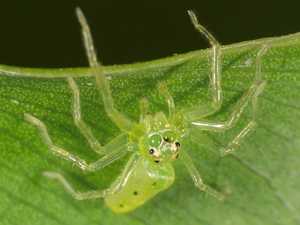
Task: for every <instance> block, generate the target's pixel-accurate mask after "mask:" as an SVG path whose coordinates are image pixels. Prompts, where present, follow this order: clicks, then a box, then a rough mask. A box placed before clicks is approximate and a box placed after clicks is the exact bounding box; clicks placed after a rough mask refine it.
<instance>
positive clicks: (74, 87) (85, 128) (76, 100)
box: [67, 76, 127, 155]
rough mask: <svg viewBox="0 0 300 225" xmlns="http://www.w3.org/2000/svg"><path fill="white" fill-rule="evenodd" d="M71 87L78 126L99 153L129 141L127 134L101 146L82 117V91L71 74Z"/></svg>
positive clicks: (69, 77)
mask: <svg viewBox="0 0 300 225" xmlns="http://www.w3.org/2000/svg"><path fill="white" fill-rule="evenodd" d="M67 79H68V82H69V84H70V87H71V89H72V91H73V118H74V122H75V124H76V126H77V127H78V128H79V129H80V131H81V133H82V134H83V135H84V136H85V137H86V139H87V140H88V142H89V143H90V146H91V147H92V149H93V150H94V151H95V152H97V153H98V154H102V155H105V154H108V153H109V152H112V151H114V150H115V149H116V148H117V147H119V146H122V145H124V144H126V143H127V138H126V136H125V135H120V136H118V137H117V138H115V139H114V140H113V141H111V142H110V143H109V144H107V145H105V146H101V144H100V143H99V141H98V140H97V139H96V138H95V137H94V135H93V134H92V132H91V130H90V128H89V127H88V125H87V124H86V123H85V122H84V121H83V120H82V118H81V109H80V92H79V89H78V87H77V85H76V83H75V81H74V79H73V78H72V77H71V76H67Z"/></svg>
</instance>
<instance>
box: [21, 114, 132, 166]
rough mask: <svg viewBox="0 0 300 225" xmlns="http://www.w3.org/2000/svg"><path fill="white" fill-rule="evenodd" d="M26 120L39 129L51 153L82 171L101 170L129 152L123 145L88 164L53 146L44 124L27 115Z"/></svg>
mask: <svg viewBox="0 0 300 225" xmlns="http://www.w3.org/2000/svg"><path fill="white" fill-rule="evenodd" d="M25 118H26V120H27V121H29V122H30V123H32V124H33V125H35V126H37V127H38V128H39V130H40V132H41V135H42V138H43V140H44V141H45V143H46V144H47V146H48V147H49V149H50V151H51V152H52V153H53V154H55V155H58V156H60V157H62V158H63V159H65V160H67V161H70V162H72V163H74V164H75V165H76V166H78V167H80V168H81V169H82V170H87V171H95V170H98V169H101V168H103V167H105V166H107V165H108V164H110V163H112V162H114V161H116V160H117V159H119V158H121V157H122V156H123V155H124V154H125V153H126V151H127V145H121V146H118V148H116V149H115V150H114V151H111V152H110V153H109V154H107V155H105V156H104V157H102V158H101V159H99V160H98V161H96V162H94V163H91V164H87V163H86V161H85V160H83V159H81V158H79V157H78V156H76V155H73V154H71V153H69V152H67V151H66V150H64V149H62V148H59V147H57V146H55V145H53V144H52V141H51V139H50V137H49V134H48V132H47V129H46V126H45V124H44V123H42V122H41V121H40V120H39V119H37V118H35V117H33V116H31V115H29V114H25Z"/></svg>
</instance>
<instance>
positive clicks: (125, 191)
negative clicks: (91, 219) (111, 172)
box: [105, 157, 175, 213]
mask: <svg viewBox="0 0 300 225" xmlns="http://www.w3.org/2000/svg"><path fill="white" fill-rule="evenodd" d="M120 177H123V176H122V175H121V176H120ZM119 179H120V178H118V179H117V180H116V181H115V182H114V183H112V185H111V187H110V189H111V190H113V189H115V187H116V186H117V185H118V184H119V182H120V180H119ZM174 179H175V173H174V169H173V167H172V165H171V164H163V165H157V164H153V163H151V162H149V161H148V160H147V159H145V158H144V157H140V158H139V160H138V162H137V163H136V164H135V166H134V168H133V170H132V172H131V173H130V174H129V175H128V176H127V178H126V181H125V182H124V183H123V187H122V189H121V190H120V191H119V192H118V193H117V194H116V195H113V196H108V197H106V198H105V204H106V205H107V207H109V208H110V209H111V210H113V211H115V212H118V213H126V212H129V211H132V210H134V209H135V208H137V207H138V206H140V205H142V204H144V203H145V202H146V201H147V200H149V199H150V198H152V197H153V196H154V195H156V194H157V193H159V192H161V191H163V190H165V189H167V188H168V187H169V186H170V185H172V184H173V182H174Z"/></svg>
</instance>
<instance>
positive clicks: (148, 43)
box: [0, 0, 300, 68]
mask: <svg viewBox="0 0 300 225" xmlns="http://www.w3.org/2000/svg"><path fill="white" fill-rule="evenodd" d="M76 6H80V7H81V8H82V10H83V12H84V13H85V15H86V17H87V19H88V22H89V24H90V26H91V30H92V33H93V37H94V40H95V45H96V48H97V50H98V55H99V57H100V58H101V61H102V62H103V63H104V64H105V65H111V64H122V63H132V62H138V61H146V60H151V59H156V58H162V57H166V56H171V55H173V54H175V53H185V52H188V51H193V50H197V49H201V48H206V47H208V44H207V43H206V42H205V41H204V40H203V39H201V38H200V36H199V34H198V33H197V32H195V30H194V29H193V26H192V25H191V23H190V20H189V17H188V15H187V12H186V11H187V10H188V9H193V10H195V11H197V13H198V18H199V20H200V21H201V23H202V24H204V25H205V26H206V27H207V28H208V29H209V30H210V31H212V32H213V33H214V35H215V36H216V37H217V39H218V40H219V41H220V42H221V43H222V44H231V43H235V42H241V41H246V40H253V39H258V38H262V37H272V36H281V35H287V34H291V33H296V32H299V31H300V15H299V14H300V1H299V0H285V1H278V0H248V1H242V0H226V1H207V0H206V1H204V0H181V1H179V0H160V1H154V0H151V1H149V0H148V1H143V0H139V1H138V0H125V1H116V0H115V1H108V0H98V1H95V0H94V1H92V0H90V1H78V0H77V1H76V0H74V1H70V0H51V1H50V0H28V1H24V0H23V1H21V0H18V1H16V0H1V3H0V27H1V33H0V64H6V65H14V66H26V67H49V68H51V67H52V68H53V67H79V66H86V65H87V61H86V57H85V55H84V51H83V47H82V42H81V34H80V28H79V25H78V22H77V19H76V17H75V13H74V11H75V7H76Z"/></svg>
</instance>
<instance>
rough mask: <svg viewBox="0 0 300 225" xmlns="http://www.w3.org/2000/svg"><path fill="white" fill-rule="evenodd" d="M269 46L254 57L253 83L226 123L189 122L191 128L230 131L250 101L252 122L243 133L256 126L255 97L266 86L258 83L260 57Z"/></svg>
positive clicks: (265, 46) (264, 82)
mask: <svg viewBox="0 0 300 225" xmlns="http://www.w3.org/2000/svg"><path fill="white" fill-rule="evenodd" d="M268 48H269V45H268V44H266V45H264V46H263V47H262V49H261V50H260V51H259V53H258V54H257V56H256V70H255V76H254V83H253V84H252V85H251V87H250V88H249V89H248V91H246V92H245V93H244V95H243V96H242V98H241V99H240V100H239V101H238V103H237V105H236V106H235V109H234V110H233V113H232V114H231V117H230V119H229V120H228V121H226V122H219V123H217V122H214V121H212V122H210V121H206V120H198V121H195V122H191V124H192V126H194V127H197V129H200V130H211V131H222V130H223V131H224V130H228V129H230V128H231V127H232V126H234V124H235V123H236V122H237V121H238V119H239V118H240V116H241V114H242V113H243V111H244V109H245V107H246V106H247V104H248V103H249V102H250V101H252V102H253V110H252V114H253V118H252V121H251V122H250V123H249V124H248V126H247V127H248V128H247V127H246V128H245V130H244V133H247V132H249V130H251V129H253V126H254V125H255V124H256V120H257V97H258V95H259V94H260V93H261V92H262V91H263V89H264V88H265V86H266V81H263V82H261V81H260V70H261V57H262V56H263V55H264V54H265V53H266V51H267V50H268Z"/></svg>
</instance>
